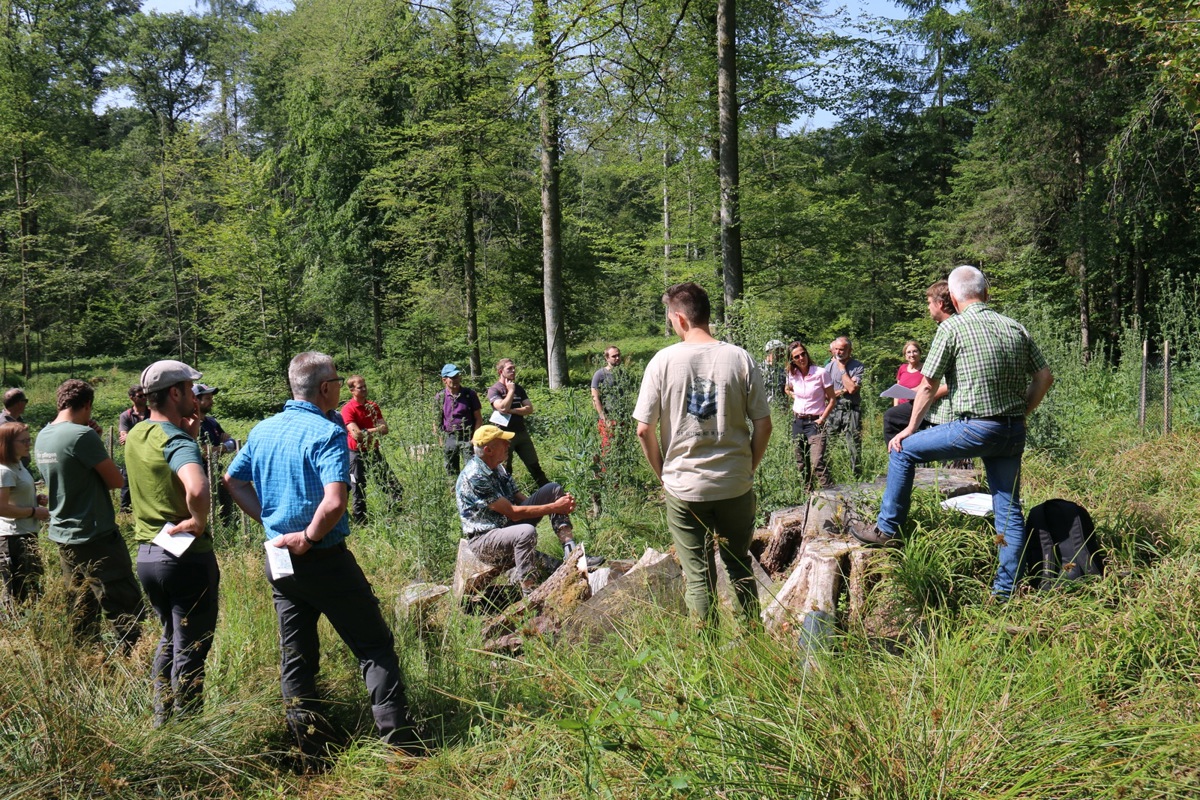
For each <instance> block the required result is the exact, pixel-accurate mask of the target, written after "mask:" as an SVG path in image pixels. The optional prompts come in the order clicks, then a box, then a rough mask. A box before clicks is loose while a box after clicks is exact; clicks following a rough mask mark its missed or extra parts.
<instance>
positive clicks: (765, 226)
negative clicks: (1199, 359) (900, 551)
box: [0, 0, 1200, 388]
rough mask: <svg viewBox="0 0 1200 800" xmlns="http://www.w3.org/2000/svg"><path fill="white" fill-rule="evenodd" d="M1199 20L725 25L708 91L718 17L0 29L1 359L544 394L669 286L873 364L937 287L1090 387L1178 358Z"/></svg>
mask: <svg viewBox="0 0 1200 800" xmlns="http://www.w3.org/2000/svg"><path fill="white" fill-rule="evenodd" d="M1190 8H1191V4H1190V3H1188V2H1183V1H1182V0H1181V2H1179V3H1178V4H1172V3H1155V4H1142V3H1137V2H1110V1H1109V0H1094V2H1093V1H1089V2H1083V1H1082V0H1081V1H1080V2H1071V3H1068V2H1045V1H1043V0H1038V1H1037V2H1020V3H1009V2H993V1H992V0H981V1H980V2H971V3H964V4H946V3H941V2H936V1H933V0H911V1H910V0H904V2H901V3H899V4H898V6H897V9H896V10H897V16H899V17H900V18H899V19H891V20H889V19H872V18H860V19H850V18H848V17H847V16H846V15H845V13H844V11H843V10H842V9H838V8H833V9H822V8H820V7H819V6H818V5H816V4H815V3H807V2H798V3H772V2H749V1H745V2H743V3H741V4H740V5H739V6H738V7H737V16H736V43H737V51H736V63H735V66H736V85H735V86H734V87H733V88H735V89H736V92H733V94H732V97H730V92H731V89H730V88H729V87H728V86H727V87H726V95H724V96H722V95H721V92H720V88H721V86H720V81H721V80H727V79H728V77H729V75H730V73H729V72H728V71H727V67H728V66H729V65H728V64H724V65H723V64H721V63H718V55H725V56H727V55H728V54H719V53H718V52H717V49H718V48H717V38H718V37H717V36H716V33H715V32H716V27H715V26H716V25H717V24H718V17H720V16H721V13H719V12H721V9H722V4H721V3H719V2H718V0H704V1H703V2H690V1H689V2H682V3H677V4H672V3H670V2H666V3H662V2H657V0H656V1H655V2H645V3H639V4H635V5H630V4H626V3H604V2H598V1H597V0H586V1H584V0H581V2H561V3H555V4H553V6H548V5H547V4H546V3H544V2H541V1H540V0H539V2H535V3H534V4H533V5H532V6H528V7H527V6H523V5H520V4H516V5H506V4H503V3H485V2H475V1H474V0H461V2H460V1H459V0H455V2H448V3H443V4H439V3H431V4H424V3H422V4H416V3H401V2H377V1H376V0H353V2H349V3H347V2H340V1H339V2H336V3H334V2H322V1H320V0H312V1H311V2H302V3H299V4H298V5H296V6H295V7H294V8H292V9H289V10H286V11H272V12H269V13H266V14H263V13H260V12H259V11H258V10H257V9H256V8H255V6H254V5H253V4H252V3H249V4H242V3H237V2H212V3H205V4H200V6H199V7H198V8H197V9H196V11H195V12H194V13H183V12H177V13H171V14H158V13H153V12H152V13H150V14H141V13H138V12H137V7H136V4H133V3H123V2H111V3H99V4H97V3H90V2H71V0H55V2H38V3H32V2H23V0H4V4H3V10H4V14H3V23H2V24H3V25H4V29H3V30H4V32H3V38H2V39H0V48H2V50H0V155H2V157H3V158H2V163H3V164H4V165H5V169H4V170H3V171H2V174H3V178H0V348H2V352H0V356H2V357H3V360H4V367H5V369H6V371H8V365H9V364H12V365H13V370H14V371H16V372H19V373H21V374H23V375H24V376H26V377H28V376H29V375H31V374H32V371H33V370H34V369H35V367H36V365H37V363H38V362H39V361H43V360H57V359H62V358H67V359H70V358H76V357H87V356H93V355H100V354H104V355H107V356H111V357H120V356H122V355H124V354H134V355H136V357H137V358H138V359H143V360H144V359H145V358H146V357H147V356H150V355H162V356H167V355H175V356H180V357H184V358H186V359H188V360H191V361H195V362H198V363H200V365H201V366H203V362H204V361H205V360H207V359H209V358H211V357H214V356H217V357H220V358H222V359H232V360H234V361H235V362H237V363H239V364H243V365H246V366H247V367H248V368H249V371H250V372H252V373H254V374H260V375H262V376H263V377H262V380H263V381H270V382H272V386H273V387H274V388H280V386H281V384H280V381H281V378H280V374H281V367H282V365H284V364H285V363H286V361H287V360H288V359H289V358H290V356H291V355H292V354H294V353H295V352H296V351H298V350H300V349H303V348H306V347H316V348H318V349H325V350H328V351H331V352H335V353H344V354H345V355H346V356H347V357H348V359H349V361H350V362H351V363H350V364H348V365H347V366H348V367H351V368H352V367H353V364H354V363H358V362H364V363H366V362H369V363H387V364H393V365H397V366H396V367H395V368H396V369H406V370H407V369H415V370H416V372H417V373H419V375H420V376H422V377H428V376H432V375H434V374H435V371H436V368H437V367H440V365H441V364H442V363H444V362H446V361H461V362H462V363H463V364H464V367H467V368H468V369H469V371H470V373H471V375H472V376H479V375H481V374H482V375H485V376H486V375H490V374H491V364H492V363H493V362H494V360H495V358H497V357H500V356H511V357H514V358H516V359H517V360H518V362H519V363H520V364H522V366H523V367H524V368H525V369H526V372H525V376H526V379H527V380H528V381H531V382H533V381H535V380H536V376H538V375H540V374H541V368H542V367H544V368H545V370H546V371H545V375H544V378H545V380H546V383H547V384H548V385H549V386H550V388H558V387H560V386H565V385H567V384H568V383H570V382H571V381H572V380H574V381H576V382H578V381H580V380H581V379H585V378H586V377H587V375H586V370H585V371H580V372H578V373H576V374H575V375H571V374H569V371H568V369H567V367H566V355H565V354H566V350H567V348H568V347H573V346H578V345H580V344H582V343H586V342H597V343H602V342H604V341H605V340H606V339H608V338H612V337H618V336H628V335H643V334H652V333H656V332H660V331H662V329H663V321H662V313H661V305H660V303H659V296H660V294H661V290H662V289H663V287H664V286H665V285H669V284H671V283H674V282H677V281H680V280H688V279H695V280H698V281H700V282H701V283H702V284H704V285H706V286H708V287H709V289H710V291H712V292H713V294H714V296H715V298H716V299H717V306H718V308H717V314H718V318H719V319H720V320H722V321H724V322H726V323H728V327H727V328H726V329H724V333H725V335H726V336H728V337H729V338H732V339H734V340H737V341H739V342H741V343H744V344H746V345H747V346H748V347H753V348H760V347H761V344H762V342H763V341H765V340H766V339H767V338H773V337H787V338H790V337H793V336H795V337H798V338H801V339H805V340H810V343H812V344H814V346H815V347H817V348H818V352H819V351H820V348H821V346H822V345H823V344H824V343H826V342H827V341H828V340H829V339H831V338H833V336H834V335H837V334H846V335H850V336H851V337H853V338H854V339H855V341H856V342H857V343H858V348H859V349H858V353H859V355H860V356H867V357H866V358H863V360H864V361H866V362H867V363H869V364H872V365H876V364H882V363H883V362H884V361H886V362H887V363H889V364H890V363H891V362H892V360H893V359H892V356H891V354H892V352H893V351H894V350H895V349H896V348H897V347H898V345H899V343H900V342H902V341H903V340H904V339H906V338H909V337H910V336H914V335H915V336H917V338H924V339H927V338H928V336H929V333H930V331H931V328H930V323H928V322H927V321H924V320H922V316H923V315H922V313H921V312H922V310H923V305H922V304H923V301H922V299H921V290H922V289H923V288H924V286H925V285H927V284H928V282H930V281H931V280H932V279H935V278H937V277H940V276H942V275H944V274H945V272H946V271H947V270H948V268H950V267H952V266H953V265H954V264H957V263H963V262H966V263H974V264H977V265H979V266H981V267H982V268H983V269H984V270H985V271H986V272H987V273H988V274H989V275H990V276H991V278H992V282H993V284H994V286H995V294H996V296H997V299H998V300H999V301H1000V302H1001V303H1002V304H1003V305H1004V306H1005V307H1007V308H1008V309H1009V310H1010V311H1012V312H1013V313H1016V314H1017V316H1019V317H1022V318H1024V317H1025V316H1027V315H1026V314H1025V313H1024V308H1025V307H1027V308H1029V309H1031V310H1032V309H1036V313H1038V314H1042V315H1045V316H1046V317H1047V318H1049V319H1052V320H1057V321H1058V324H1060V325H1061V326H1062V329H1063V330H1070V331H1074V333H1075V335H1078V336H1079V338H1080V342H1081V347H1082V352H1083V355H1084V357H1085V358H1091V357H1095V356H1099V357H1102V358H1105V359H1109V360H1112V361H1116V360H1118V359H1119V358H1120V357H1121V355H1122V353H1121V349H1120V341H1121V333H1122V331H1123V329H1124V328H1126V327H1133V328H1137V329H1138V330H1140V331H1141V332H1142V333H1143V335H1147V336H1151V337H1156V338H1157V337H1166V338H1173V339H1176V340H1177V341H1180V342H1183V341H1185V340H1186V339H1187V338H1188V337H1186V336H1184V335H1182V334H1184V333H1187V331H1180V330H1171V329H1170V326H1171V325H1172V324H1174V323H1172V322H1171V320H1177V321H1180V322H1183V321H1186V320H1187V319H1188V318H1189V317H1188V316H1187V315H1183V314H1180V313H1177V312H1178V311H1179V310H1180V309H1181V308H1187V307H1189V306H1190V305H1191V304H1192V301H1193V299H1194V292H1195V276H1196V269H1197V265H1196V259H1195V258H1194V255H1193V254H1194V253H1195V252H1196V251H1197V247H1196V237H1197V230H1196V226H1197V219H1198V216H1197V215H1196V214H1195V213H1194V211H1195V207H1196V180H1195V175H1196V167H1197V160H1198V158H1200V148H1198V147H1197V138H1196V131H1195V128H1194V124H1195V121H1196V118H1195V114H1194V112H1195V110H1196V108H1197V106H1196V95H1197V90H1196V81H1197V77H1196V76H1197V70H1196V69H1195V67H1196V64H1195V63H1194V56H1192V54H1191V51H1192V50H1194V48H1192V47H1190V42H1191V41H1192V40H1191V38H1189V37H1190V36H1191V34H1192V32H1193V29H1194V25H1195V21H1194V20H1191V19H1190V18H1189V13H1190V12H1189V9H1190ZM722 24H728V23H727V22H724V20H722ZM722 75H725V76H726V77H725V78H722V77H721V76H722ZM729 100H732V101H733V102H732V105H730V104H729V102H728V101H729ZM723 109H724V112H730V113H733V115H734V116H733V120H732V121H733V123H734V125H733V128H732V129H731V128H730V127H729V124H730V119H729V118H728V113H723V112H722V110H723ZM813 113H822V114H824V115H825V116H824V118H832V119H834V120H836V122H834V124H832V125H831V126H830V127H826V128H819V129H812V130H810V129H807V128H805V127H804V126H803V125H802V124H801V121H802V120H805V119H808V118H809V117H810V115H812V114H813ZM830 115H832V116H830ZM722 155H724V156H725V158H726V161H724V162H722ZM730 158H732V161H730V160H729V159H730ZM876 348H879V350H876ZM880 352H883V353H886V356H878V357H877V353H880ZM1179 355H1180V356H1181V357H1184V358H1189V357H1190V354H1189V353H1180V354H1179ZM268 365H269V366H271V367H272V368H271V369H264V367H267V366H268ZM401 365H402V366H401ZM531 367H532V368H533V370H534V371H533V372H532V373H531V372H529V371H528V370H529V368H531ZM889 368H890V367H889ZM880 369H882V367H880ZM881 374H882V373H881ZM268 376H269V377H268Z"/></svg>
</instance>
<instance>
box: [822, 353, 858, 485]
mask: <svg viewBox="0 0 1200 800" xmlns="http://www.w3.org/2000/svg"><path fill="white" fill-rule="evenodd" d="M853 352H854V348H853V346H852V345H851V344H850V338H849V337H847V336H839V337H838V338H836V339H834V340H833V342H831V343H830V345H829V354H830V355H831V356H833V357H832V358H831V359H829V363H827V364H826V365H825V372H826V374H827V375H829V380H830V382H832V383H833V393H834V394H835V395H837V403H836V404H835V405H834V407H833V411H831V412H830V414H829V419H828V421H827V422H826V425H827V428H828V433H831V434H833V433H844V434H845V435H846V450H847V451H848V452H849V454H850V469H851V470H852V471H853V472H854V477H856V478H857V477H859V476H860V475H861V473H862V464H860V463H859V460H860V459H859V455H860V454H861V453H862V393H861V392H860V391H859V389H861V388H862V379H863V373H864V372H866V369H867V368H866V367H865V366H863V363H862V362H861V361H859V360H858V359H856V358H854V357H853V355H852V353H853Z"/></svg>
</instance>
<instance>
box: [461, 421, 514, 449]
mask: <svg viewBox="0 0 1200 800" xmlns="http://www.w3.org/2000/svg"><path fill="white" fill-rule="evenodd" d="M514 436H516V434H515V433H513V432H512V431H502V430H500V429H499V428H497V427H496V426H495V425H481V426H480V427H479V428H478V429H477V430H476V431H475V434H474V435H473V436H472V437H471V444H473V445H475V446H477V447H483V446H484V445H486V444H491V443H492V442H494V441H496V440H497V439H511V438H513V437H514Z"/></svg>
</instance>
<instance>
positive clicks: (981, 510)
mask: <svg viewBox="0 0 1200 800" xmlns="http://www.w3.org/2000/svg"><path fill="white" fill-rule="evenodd" d="M942 508H945V509H952V510H954V511H961V512H962V513H964V514H970V515H971V516H973V517H986V516H988V515H990V514H991V513H992V496H991V495H990V494H988V493H987V492H971V493H970V494H960V495H958V496H957V497H951V498H949V499H947V500H943V501H942Z"/></svg>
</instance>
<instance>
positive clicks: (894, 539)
mask: <svg viewBox="0 0 1200 800" xmlns="http://www.w3.org/2000/svg"><path fill="white" fill-rule="evenodd" d="M847 527H848V528H849V529H850V535H851V536H853V537H854V538H855V539H857V540H858V541H860V542H862V543H863V544H865V545H866V546H867V547H900V546H901V542H900V537H899V536H890V535H888V534H886V533H884V532H883V531H881V530H879V526H878V525H876V524H875V523H873V522H872V523H867V522H864V521H862V520H860V519H852V520H850V523H849V525H848V526H847Z"/></svg>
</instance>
